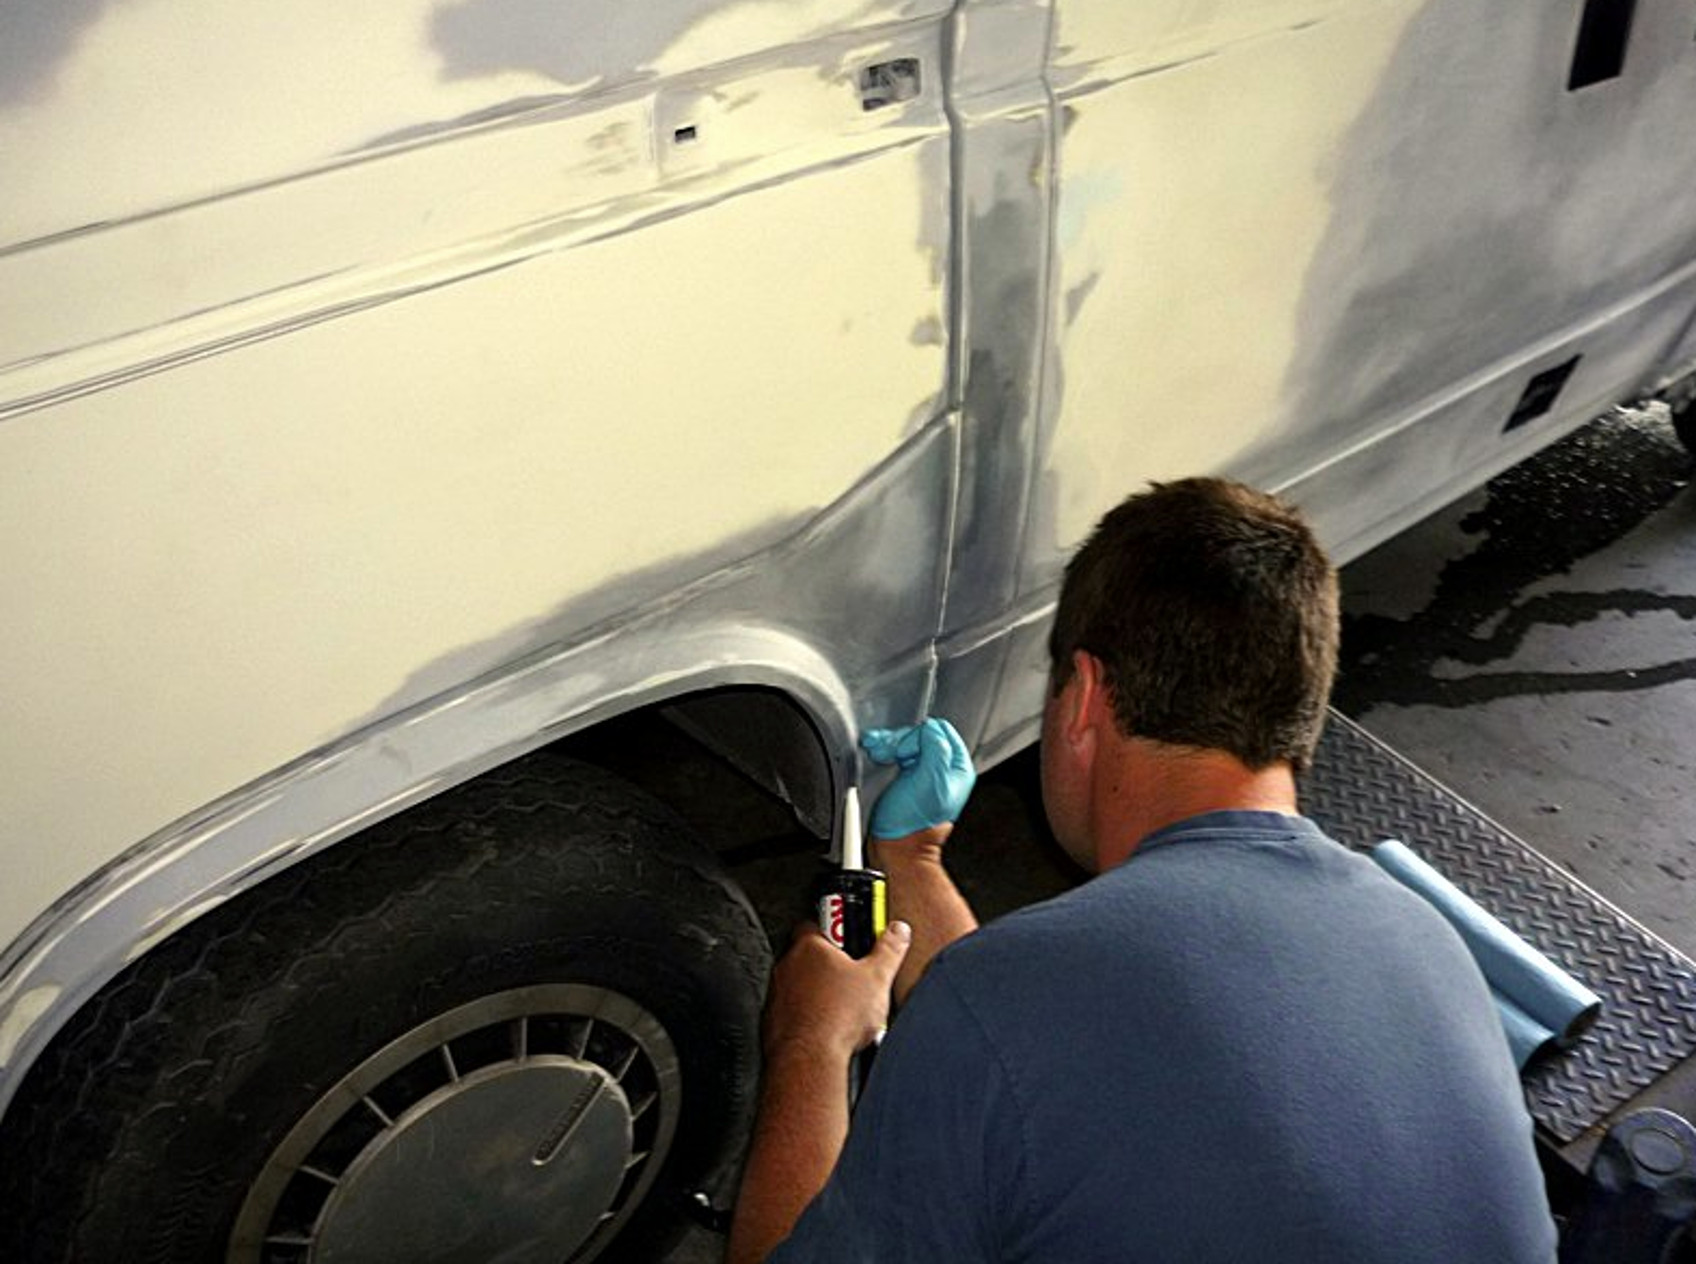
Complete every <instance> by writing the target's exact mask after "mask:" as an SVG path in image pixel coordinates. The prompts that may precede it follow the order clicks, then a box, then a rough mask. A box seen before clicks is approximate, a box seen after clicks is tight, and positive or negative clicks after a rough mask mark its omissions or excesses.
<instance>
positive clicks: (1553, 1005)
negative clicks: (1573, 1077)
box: [1372, 840, 1602, 1067]
mask: <svg viewBox="0 0 1696 1264" xmlns="http://www.w3.org/2000/svg"><path fill="white" fill-rule="evenodd" d="M1372 858H1373V859H1374V860H1375V861H1377V862H1378V864H1379V865H1380V866H1381V867H1382V868H1383V869H1384V871H1385V872H1386V873H1388V874H1389V875H1390V876H1391V877H1393V878H1395V879H1396V880H1397V881H1398V882H1400V883H1401V884H1402V885H1403V886H1405V887H1407V888H1408V889H1409V890H1412V891H1414V892H1415V893H1417V894H1418V895H1420V896H1422V897H1424V899H1425V900H1426V902H1427V903H1429V904H1430V905H1431V906H1432V907H1433V908H1435V909H1436V910H1437V911H1438V912H1439V913H1441V914H1442V915H1443V917H1444V918H1445V919H1447V921H1448V923H1449V924H1450V925H1451V926H1453V927H1454V928H1455V929H1456V930H1457V931H1459V932H1460V937H1461V938H1462V939H1463V940H1465V941H1466V946H1467V948H1469V949H1470V950H1471V952H1472V956H1473V959H1474V960H1475V961H1477V962H1478V968H1479V969H1480V970H1482V971H1483V972H1484V977H1485V979H1486V980H1488V981H1489V984H1490V989H1491V991H1492V992H1494V993H1495V994H1496V996H1497V1006H1496V1009H1497V1012H1498V1014H1500V1015H1501V1018H1502V1030H1503V1031H1504V1032H1505V1033H1506V1034H1507V1037H1508V1044H1509V1046H1510V1047H1511V1048H1512V1049H1513V1053H1514V1058H1515V1060H1516V1061H1517V1062H1518V1064H1519V1065H1520V1066H1522V1067H1523V1066H1524V1065H1525V1064H1526V1062H1528V1061H1529V1060H1530V1059H1531V1056H1532V1055H1533V1054H1535V1053H1536V1052H1537V1050H1538V1049H1540V1048H1542V1047H1543V1046H1544V1045H1546V1044H1548V1043H1549V1042H1550V1041H1553V1042H1554V1043H1555V1045H1557V1046H1558V1047H1560V1048H1566V1047H1568V1046H1570V1045H1571V1044H1573V1043H1574V1042H1575V1041H1576V1040H1577V1039H1578V1038H1579V1037H1580V1036H1581V1035H1583V1034H1584V1031H1585V1029H1586V1028H1588V1027H1589V1026H1590V1024H1591V1023H1593V1022H1595V1021H1596V1016H1597V1015H1598V1014H1599V1013H1601V1011H1602V1000H1601V998H1600V997H1599V996H1597V995H1596V994H1595V993H1594V992H1592V991H1591V990H1590V989H1589V988H1587V987H1585V986H1584V985H1583V984H1582V983H1580V982H1579V981H1578V980H1577V979H1575V978H1573V977H1572V976H1571V975H1570V974H1568V973H1567V972H1566V971H1565V970H1563V969H1561V968H1560V967H1559V966H1557V965H1556V964H1555V963H1554V962H1553V961H1550V960H1549V959H1548V958H1547V957H1545V956H1544V955H1543V954H1542V953H1540V952H1538V951H1537V949H1535V948H1533V947H1532V946H1531V945H1530V944H1528V943H1526V942H1525V940H1523V939H1521V938H1520V937H1519V936H1518V935H1516V934H1514V932H1513V931H1511V930H1509V929H1508V928H1507V927H1506V926H1504V925H1503V924H1502V923H1501V922H1499V921H1497V920H1496V918H1494V917H1492V916H1491V915H1490V914H1489V913H1487V912H1485V911H1484V909H1482V908H1481V907H1479V905H1478V904H1477V903H1476V902H1474V901H1473V900H1472V898H1471V897H1470V896H1468V895H1467V894H1466V893H1465V892H1464V891H1462V890H1461V889H1460V888H1459V887H1457V886H1455V884H1454V883H1452V882H1450V881H1449V880H1448V879H1447V878H1445V877H1444V876H1443V875H1442V874H1440V873H1438V872H1437V871H1436V870H1435V869H1433V868H1432V867H1431V866H1430V865H1428V864H1426V863H1425V861H1423V860H1421V859H1420V858H1419V857H1418V856H1416V855H1415V854H1414V853H1413V851H1412V850H1411V849H1410V848H1408V847H1407V846H1406V845H1405V844H1403V843H1400V842H1396V841H1394V840H1392V841H1390V842H1384V843H1379V844H1378V845H1377V846H1376V847H1374V848H1373V849H1372ZM1504 1002H1505V1004H1504Z"/></svg>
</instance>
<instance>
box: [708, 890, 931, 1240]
mask: <svg viewBox="0 0 1696 1264" xmlns="http://www.w3.org/2000/svg"><path fill="white" fill-rule="evenodd" d="M909 935H910V932H909V930H908V928H907V926H906V924H905V923H903V922H899V921H897V922H891V923H890V926H889V930H888V931H887V932H886V933H885V934H884V936H883V937H882V938H881V939H880V940H878V943H877V947H875V948H874V949H872V951H871V954H870V955H869V956H867V957H866V958H864V959H863V960H861V961H854V960H852V959H850V958H849V957H847V956H845V955H844V954H843V953H842V952H840V951H839V950H838V949H836V948H835V947H833V946H832V945H831V944H829V943H828V942H827V941H826V940H825V939H824V937H823V936H822V935H820V934H819V932H818V930H817V928H815V927H805V928H803V930H802V931H801V932H800V934H799V935H798V936H797V937H796V941H795V943H794V944H793V945H792V946H791V948H790V949H789V952H788V953H787V954H785V956H784V958H783V960H782V961H780V962H779V963H778V966H777V969H776V971H774V972H773V974H772V990H771V995H770V997H769V998H768V1000H767V1005H766V1022H765V1055H766V1056H765V1071H764V1078H763V1080H762V1082H761V1087H760V1105H759V1113H758V1115H757V1116H756V1119H755V1122H754V1137H753V1142H752V1144H751V1145H750V1146H749V1149H748V1165H747V1167H746V1168H745V1169H744V1170H743V1173H742V1191H741V1193H740V1194H739V1195H738V1196H737V1199H736V1214H735V1216H734V1218H733V1219H732V1221H731V1225H730V1244H729V1246H728V1248H727V1250H726V1252H725V1264H760V1262H761V1261H763V1260H764V1259H765V1258H766V1256H767V1255H769V1254H771V1252H772V1251H773V1250H774V1249H775V1248H776V1247H777V1245H778V1244H779V1243H780V1242H782V1241H783V1240H784V1239H785V1238H787V1237H788V1236H789V1234H790V1233H791V1232H792V1231H793V1230H794V1228H795V1222H796V1221H797V1220H799V1219H800V1218H801V1213H802V1212H803V1211H805V1210H806V1207H807V1204H808V1203H810V1202H812V1200H813V1199H814V1198H815V1197H817V1195H818V1192H819V1191H820V1190H821V1189H823V1188H824V1183H825V1181H827V1180H828V1179H829V1178H830V1173H831V1170H832V1169H833V1168H834V1167H835V1166H836V1160H837V1158H838V1157H839V1156H840V1155H841V1153H842V1146H843V1143H844V1142H845V1141H846V1140H847V1137H848V1068H849V1063H850V1061H851V1059H852V1057H853V1055H854V1053H855V1051H856V1050H858V1049H862V1048H864V1047H865V1046H866V1045H868V1044H870V1043H871V1042H872V1040H873V1039H874V1038H875V1037H876V1035H877V1033H878V1032H879V1031H880V1030H882V1028H883V1025H884V1022H885V1021H886V1020H887V1018H888V1016H889V988H890V983H891V981H892V980H893V979H894V977H895V974H896V972H897V968H898V967H899V965H900V963H901V959H902V957H903V955H904V954H905V953H906V951H907V945H908V943H909Z"/></svg>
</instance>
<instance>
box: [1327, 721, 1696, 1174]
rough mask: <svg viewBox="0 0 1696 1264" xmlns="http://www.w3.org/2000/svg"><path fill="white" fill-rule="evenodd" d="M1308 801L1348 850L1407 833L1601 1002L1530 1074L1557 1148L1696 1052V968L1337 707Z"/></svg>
mask: <svg viewBox="0 0 1696 1264" xmlns="http://www.w3.org/2000/svg"><path fill="white" fill-rule="evenodd" d="M1303 806H1304V808H1305V810H1306V811H1307V813H1308V815H1310V816H1311V817H1313V819H1314V820H1316V821H1317V822H1319V824H1320V825H1321V826H1323V827H1324V828H1325V830H1326V831H1327V832H1328V833H1329V834H1330V835H1331V836H1332V837H1333V838H1335V839H1337V841H1338V842H1341V843H1344V844H1347V845H1348V846H1350V847H1354V848H1365V847H1369V846H1370V845H1371V844H1373V843H1375V842H1378V841H1380V840H1382V839H1386V838H1399V839H1401V840H1402V841H1403V842H1405V843H1407V844H1408V845H1409V846H1410V847H1413V848H1414V849H1415V850H1416V851H1418V852H1419V853H1420V854H1421V855H1422V856H1424V857H1425V858H1426V859H1427V860H1429V861H1430V862H1431V863H1432V864H1434V865H1435V866H1436V867H1437V868H1438V869H1440V870H1441V871H1442V872H1443V873H1444V874H1445V875H1446V876H1447V877H1448V878H1449V879H1450V880H1451V881H1453V882H1454V883H1455V884H1456V885H1457V886H1459V887H1461V888H1462V889H1463V890H1465V891H1466V893H1467V894H1468V895H1470V896H1471V897H1472V898H1473V899H1474V900H1476V901H1478V903H1479V904H1481V905H1483V906H1484V907H1485V908H1486V909H1488V910H1489V911H1490V912H1491V913H1493V914H1494V915H1495V916H1496V917H1498V918H1500V919H1501V920H1502V921H1503V922H1504V923H1506V924H1507V925H1508V926H1510V927H1512V928H1513V929H1514V930H1515V931H1516V932H1518V933H1519V934H1520V935H1522V936H1524V938H1525V939H1526V940H1528V941H1529V942H1530V943H1532V944H1534V945H1535V946H1536V947H1537V948H1538V949H1539V950H1541V951H1542V952H1544V953H1546V954H1547V955H1548V956H1549V957H1550V958H1551V959H1553V960H1554V961H1556V962H1558V963H1559V964H1560V965H1561V966H1563V967H1564V968H1565V969H1567V970H1568V971H1570V972H1571V973H1572V974H1574V975H1575V976H1577V977H1578V978H1580V979H1582V980H1583V981H1584V982H1585V983H1586V984H1588V985H1589V986H1590V987H1591V988H1592V989H1594V990H1595V992H1596V993H1597V994H1598V995H1599V996H1601V998H1602V1016H1601V1018H1600V1019H1598V1020H1597V1023H1596V1025H1595V1026H1594V1027H1593V1028H1591V1030H1590V1031H1589V1032H1588V1033H1587V1034H1586V1035H1585V1036H1584V1037H1583V1039H1581V1040H1580V1041H1579V1042H1578V1044H1577V1045H1575V1046H1574V1047H1573V1048H1572V1049H1570V1050H1567V1051H1565V1052H1562V1053H1557V1054H1554V1055H1552V1056H1547V1055H1546V1056H1544V1057H1543V1058H1542V1059H1540V1060H1539V1061H1537V1062H1534V1063H1533V1064H1532V1065H1531V1066H1530V1067H1529V1068H1528V1069H1527V1070H1526V1072H1525V1074H1524V1076H1523V1083H1524V1085H1525V1095H1526V1104H1527V1105H1528V1106H1529V1108H1530V1110H1531V1114H1532V1117H1533V1118H1534V1119H1535V1120H1536V1121H1537V1124H1538V1127H1539V1128H1540V1129H1541V1130H1542V1131H1543V1132H1544V1133H1545V1134H1546V1135H1547V1136H1548V1137H1549V1139H1551V1140H1552V1141H1554V1142H1555V1143H1556V1144H1557V1145H1565V1144H1566V1143H1568V1142H1571V1141H1573V1140H1575V1139H1576V1138H1577V1137H1578V1136H1579V1134H1581V1133H1582V1132H1584V1131H1585V1130H1586V1129H1588V1128H1590V1127H1592V1126H1593V1125H1595V1124H1597V1123H1599V1122H1601V1121H1603V1120H1604V1119H1605V1118H1606V1117H1607V1116H1608V1115H1609V1114H1611V1113H1612V1112H1614V1111H1615V1110H1617V1109H1618V1108H1619V1107H1621V1106H1623V1105H1624V1104H1626V1103H1627V1102H1628V1101H1630V1100H1631V1099H1632V1098H1634V1097H1636V1096H1637V1095H1638V1094H1639V1093H1640V1092H1642V1091H1643V1090H1645V1089H1647V1088H1649V1087H1650V1086H1651V1085H1653V1084H1654V1083H1655V1082H1656V1081H1657V1080H1658V1079H1660V1078H1661V1077H1662V1076H1664V1075H1666V1074H1667V1073H1668V1072H1670V1071H1672V1070H1673V1069H1674V1068H1676V1067H1677V1066H1678V1065H1679V1064H1680V1063H1682V1062H1683V1061H1684V1060H1685V1059H1686V1058H1688V1057H1689V1055H1690V1054H1691V1053H1693V1052H1696V962H1692V961H1691V960H1690V958H1688V957H1686V956H1684V955H1683V954H1682V953H1680V952H1678V951H1677V950H1675V949H1674V948H1672V947H1671V946H1669V945H1668V944H1666V943H1665V942H1663V941H1662V940H1660V939H1657V938H1656V937H1655V936H1653V935H1651V934H1650V933H1649V932H1648V931H1646V930H1644V929H1643V928H1642V927H1641V926H1639V925H1638V924H1637V923H1636V922H1633V921H1632V920H1631V919H1630V918H1629V917H1626V916H1625V915H1624V914H1623V913H1621V912H1620V911H1619V910H1618V909H1616V908H1614V907H1613V905H1611V904H1609V903H1607V902H1606V901H1605V900H1603V899H1601V898H1600V897H1599V896H1597V895H1596V894H1595V893H1593V892H1592V891H1590V890H1589V889H1588V888H1586V887H1584V886H1582V885H1581V884H1579V883H1577V882H1575V881H1574V880H1573V879H1572V878H1570V877H1568V876H1567V875H1566V874H1565V873H1563V872H1562V871H1561V870H1560V869H1558V868H1556V867H1555V866H1554V865H1553V864H1551V863H1550V862H1549V861H1547V860H1545V859H1544V858H1543V857H1542V856H1540V855H1538V854H1537V852H1535V851H1534V850H1532V848H1531V847H1530V846H1528V845H1527V844H1525V843H1524V842H1521V841H1520V840H1519V839H1518V838H1516V837H1514V836H1513V835H1512V834H1510V833H1508V832H1507V831H1506V830H1504V829H1502V828H1501V827H1500V826H1499V825H1497V824H1495V823H1494V822H1493V821H1491V820H1490V819H1489V818H1488V817H1486V816H1484V815H1483V813H1481V812H1479V811H1478V810H1477V809H1476V808H1473V807H1472V806H1471V805H1469V804H1468V803H1466V802H1465V801H1463V800H1462V799H1460V798H1458V797H1457V796H1456V795H1454V794H1452V793H1451V792H1450V791H1448V790H1447V789H1445V788H1444V787H1443V786H1442V785H1441V784H1440V783H1438V782H1437V781H1435V780H1434V779H1433V778H1431V777H1430V776H1428V775H1427V774H1425V773H1424V772H1422V771H1421V770H1420V769H1418V768H1417V767H1415V766H1414V765H1413V764H1411V763H1409V762H1408V761H1407V760H1405V759H1403V758H1402V757H1401V756H1399V755H1397V754H1396V753H1395V752H1394V751H1392V750H1391V749H1390V748H1389V747H1387V746H1385V745H1384V744H1383V743H1382V742H1379V741H1378V740H1377V739H1376V738H1374V737H1373V736H1372V735H1371V734H1369V733H1367V732H1366V731H1365V730H1364V729H1362V728H1361V727H1360V726H1359V725H1357V724H1355V723H1353V722H1352V721H1350V720H1348V719H1347V718H1346V717H1344V716H1341V715H1339V714H1337V713H1335V712H1333V713H1332V715H1331V720H1330V723H1329V724H1328V725H1327V726H1326V732H1325V738H1324V740H1323V742H1322V743H1321V744H1320V749H1319V755H1318V758H1317V759H1316V760H1315V763H1314V767H1313V769H1312V771H1311V772H1310V773H1309V775H1308V778H1307V781H1306V783H1305V784H1304V786H1303Z"/></svg>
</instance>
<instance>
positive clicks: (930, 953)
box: [871, 825, 978, 1005]
mask: <svg viewBox="0 0 1696 1264" xmlns="http://www.w3.org/2000/svg"><path fill="white" fill-rule="evenodd" d="M953 828H954V827H953V826H952V825H933V826H932V827H931V828H929V829H925V830H920V831H919V832H918V833H916V834H909V835H907V836H906V837H905V838H888V839H878V840H874V841H873V843H872V848H871V855H872V863H873V864H875V865H877V866H878V868H880V869H882V870H883V871H884V873H886V874H887V875H888V876H889V915H890V917H892V918H897V919H899V920H900V921H903V922H906V923H907V924H908V925H909V926H911V927H912V928H913V946H912V948H911V949H910V950H909V951H908V953H907V957H906V959H905V960H904V961H902V963H901V969H900V972H899V973H897V974H896V976H895V1003H896V1004H897V1005H900V1004H903V1003H904V1002H905V1001H906V999H907V994H908V993H909V992H911V991H912V990H913V985H914V984H916V983H917V982H918V981H919V979H920V977H921V976H922V975H923V974H924V972H925V970H926V969H927V968H928V967H929V966H930V963H931V958H933V957H935V956H936V954H937V953H939V952H941V951H942V950H943V949H944V948H946V947H948V945H949V944H951V943H953V942H954V941H955V940H956V939H959V938H961V937H962V936H964V935H969V934H971V933H972V932H973V931H974V930H976V929H977V928H978V919H977V917H976V915H975V914H973V912H972V910H971V906H970V905H968V904H967V903H966V897H965V896H963V895H961V894H960V888H959V887H957V886H955V885H954V879H952V878H950V877H949V876H948V870H947V869H945V868H944V867H943V864H942V845H943V843H944V842H945V841H946V840H947V838H948V835H949V834H950V832H952V830H953Z"/></svg>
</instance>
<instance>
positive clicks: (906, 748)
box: [860, 716, 978, 838]
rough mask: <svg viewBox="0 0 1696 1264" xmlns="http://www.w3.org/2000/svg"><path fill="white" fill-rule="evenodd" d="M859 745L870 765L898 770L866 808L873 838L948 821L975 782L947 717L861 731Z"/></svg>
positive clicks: (967, 754) (913, 831)
mask: <svg viewBox="0 0 1696 1264" xmlns="http://www.w3.org/2000/svg"><path fill="white" fill-rule="evenodd" d="M860 745H861V746H862V747H864V748H865V751H866V754H867V755H868V756H869V757H870V759H871V761H872V762H873V763H874V764H897V765H899V766H900V769H901V771H900V772H899V773H898V774H897V775H896V778H895V780H894V781H893V782H892V783H891V784H890V786H889V788H888V789H887V790H885V791H884V792H883V793H882V794H881V795H880V796H878V801H877V806H876V807H874V808H873V809H872V819H871V835H872V837H873V838H905V837H906V836H907V835H908V834H916V833H918V832H919V831H920V830H925V829H930V828H931V827H932V826H933V825H945V824H951V823H952V822H953V821H954V820H955V819H956V818H957V817H958V816H959V815H960V811H961V809H962V808H964V807H965V806H966V800H967V799H968V798H969V797H970V796H971V793H972V787H973V786H974V785H976V784H977V779H978V774H977V769H975V768H973V767H972V756H971V752H970V751H968V750H967V749H966V743H965V742H964V741H963V740H962V739H961V737H960V735H959V734H958V733H957V732H955V731H954V726H953V725H952V724H950V723H949V722H948V721H947V720H942V719H937V718H936V717H934V716H933V717H932V718H931V719H928V720H926V721H925V722H924V723H923V724H914V725H909V726H908V727H906V728H900V729H867V730H866V731H865V732H864V733H862V734H861V735H860Z"/></svg>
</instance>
